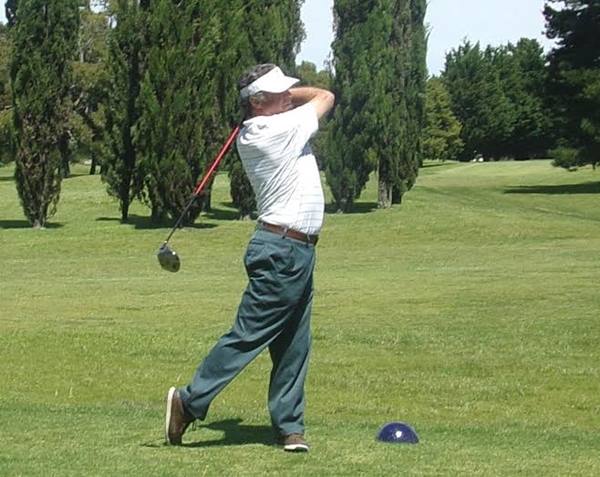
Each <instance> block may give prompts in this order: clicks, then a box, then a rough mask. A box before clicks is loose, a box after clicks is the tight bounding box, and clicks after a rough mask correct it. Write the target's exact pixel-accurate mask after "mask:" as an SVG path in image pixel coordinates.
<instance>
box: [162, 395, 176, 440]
mask: <svg viewBox="0 0 600 477" xmlns="http://www.w3.org/2000/svg"><path fill="white" fill-rule="evenodd" d="M176 392H177V389H176V388H175V387H174V386H172V387H171V388H169V393H168V394H167V412H166V413H165V442H166V443H167V444H168V445H173V443H172V442H171V440H170V439H169V425H170V424H171V408H172V407H173V397H174V396H175V393H176Z"/></svg>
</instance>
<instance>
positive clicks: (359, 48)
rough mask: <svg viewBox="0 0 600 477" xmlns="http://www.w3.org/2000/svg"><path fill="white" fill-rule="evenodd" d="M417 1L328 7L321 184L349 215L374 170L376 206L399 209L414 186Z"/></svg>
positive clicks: (418, 107) (419, 51)
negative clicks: (327, 119)
mask: <svg viewBox="0 0 600 477" xmlns="http://www.w3.org/2000/svg"><path fill="white" fill-rule="evenodd" d="M425 9H426V3H425V2H424V1H422V0H412V1H409V0H386V1H358V0H337V1H336V2H335V3H334V25H335V40H334V43H333V69H334V70H335V78H334V81H333V89H334V92H335V93H336V97H337V98H338V103H339V104H338V106H337V108H336V111H335V114H334V117H333V119H332V123H331V126H330V128H329V130H328V138H327V148H326V149H327V151H326V152H327V170H326V173H327V182H328V184H329V186H330V188H331V190H332V193H333V196H334V201H335V203H336V206H337V208H338V209H339V210H341V211H348V210H350V209H351V207H352V204H353V202H354V200H355V199H356V198H358V197H359V195H360V193H361V192H362V190H363V188H364V186H365V184H366V182H367V180H368V178H369V175H370V173H371V172H372V171H373V170H374V169H375V168H377V170H378V173H379V174H378V176H379V205H380V206H381V207H389V206H391V204H392V202H399V201H400V199H401V197H402V195H403V194H404V192H406V191H407V190H409V189H410V188H411V187H412V185H413V184H414V181H415V179H416V174H417V171H418V163H419V161H420V157H419V148H420V129H421V127H422V124H423V123H422V120H423V111H424V96H425V90H424V88H425V79H426V70H425V53H426V36H425V28H424V25H423V21H424V15H425Z"/></svg>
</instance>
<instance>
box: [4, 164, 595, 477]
mask: <svg viewBox="0 0 600 477" xmlns="http://www.w3.org/2000/svg"><path fill="white" fill-rule="evenodd" d="M76 172H80V173H81V175H79V176H75V177H72V178H70V179H67V180H66V181H65V182H64V183H63V191H62V196H61V201H60V204H59V210H58V213H57V215H56V216H55V217H54V218H52V220H51V224H50V227H48V228H47V229H46V230H38V231H35V230H31V229H30V228H29V227H28V224H27V223H26V222H25V221H24V220H23V218H22V213H21V210H20V206H19V204H18V199H17V195H16V192H15V187H14V183H13V182H12V179H11V176H12V168H11V167H10V166H6V167H3V168H0V228H1V229H2V230H0V241H1V243H0V245H1V246H0V263H1V269H0V277H1V282H0V290H1V294H0V296H1V297H2V304H1V308H0V316H1V318H0V359H1V363H2V366H0V423H1V425H0V442H1V447H0V475H27V476H30V475H44V476H47V475H60V476H70V475H73V476H75V475H283V474H286V475H287V474H289V475H315V476H324V475H335V476H339V475H348V476H355V475H387V474H394V475H397V474H399V475H485V476H493V475H503V476H505V475H527V476H530V475H548V474H552V475H561V476H562V475H590V476H592V475H600V459H599V458H598V449H599V448H600V433H599V432H598V429H600V346H599V345H598V343H600V322H599V316H600V313H599V311H600V294H599V289H598V283H599V282H600V280H599V279H600V207H598V201H599V197H600V196H599V195H598V193H599V192H600V183H599V181H600V176H599V175H598V174H599V173H597V172H593V171H592V170H591V169H584V170H580V171H578V172H575V173H567V172H564V171H562V170H558V169H554V168H552V167H551V166H550V163H549V162H546V161H529V162H509V163H484V164H479V163H478V164H455V163H447V164H428V165H427V167H425V168H424V169H422V171H421V177H420V178H419V182H418V185H417V186H416V187H415V188H414V189H413V191H411V192H410V193H409V194H408V195H407V196H406V198H405V202H404V204H403V205H402V206H400V207H395V208H393V209H391V210H376V207H375V184H370V185H369V187H368V189H367V191H366V192H365V194H364V195H363V199H362V200H361V201H360V202H359V203H358V204H357V207H356V211H355V213H352V214H347V215H337V214H330V215H328V216H327V219H326V224H325V228H324V231H323V234H322V239H321V242H320V243H319V247H318V253H319V259H318V270H317V275H316V279H317V284H316V287H317V290H316V302H315V307H314V314H313V336H314V347H313V354H312V361H311V369H310V372H309V379H308V384H307V392H308V408H307V425H308V435H307V437H308V438H309V440H310V442H311V444H312V446H313V449H312V452H311V453H309V454H308V455H289V454H285V453H283V452H281V451H280V450H279V449H277V448H275V447H273V446H272V445H271V437H272V436H271V431H270V428H269V425H268V423H269V419H268V413H267V411H266V391H267V377H268V370H269V359H268V356H266V355H263V356H261V357H259V358H258V359H257V360H256V361H255V362H254V363H253V364H252V365H251V366H249V367H248V369H247V370H246V371H245V372H244V373H243V374H242V375H241V376H240V377H238V379H237V380H235V381H234V382H233V383H232V385H231V386H230V387H228V388H227V389H226V390H225V391H224V392H223V393H222V394H221V395H220V396H219V397H218V398H217V400H216V401H215V402H214V403H213V406H212V409H211V412H210V414H209V418H208V420H207V421H205V422H204V423H201V424H200V425H199V427H198V428H197V429H196V430H195V431H192V432H189V433H188V434H186V436H185V442H186V446H184V447H181V448H169V447H165V446H163V444H162V427H163V421H162V420H163V398H164V394H165V392H166V390H167V388H168V387H169V386H170V385H173V384H175V385H181V384H183V383H185V382H187V381H188V379H189V378H190V377H191V375H192V373H193V371H194V369H195V367H196V364H197V362H198V361H199V360H200V359H201V358H202V357H203V355H204V354H205V353H206V352H207V351H208V349H209V348H210V347H211V346H212V344H213V343H214V341H215V339H216V338H218V336H220V335H221V334H222V333H224V332H225V331H226V330H227V328H228V327H229V325H230V323H231V321H232V318H233V315H234V313H235V310H236V307H237V303H238V300H239V297H240V294H241V292H242V290H243V287H244V285H245V275H244V272H243V266H242V262H241V258H242V254H243V252H244V248H245V244H246V242H247V240H248V237H249V236H250V234H251V233H252V229H253V224H252V223H251V222H240V221H236V220H232V218H233V216H234V214H233V211H232V209H231V208H230V207H228V204H227V203H228V199H227V184H226V180H225V176H219V177H218V180H217V184H216V191H215V199H214V203H215V211H214V213H213V214H211V215H209V216H207V217H203V218H202V220H201V223H200V225H198V226H196V227H194V228H189V229H185V230H183V231H180V232H177V234H176V235H175V236H174V239H173V242H172V243H173V246H174V248H175V249H176V250H177V251H178V252H179V254H180V256H181V257H182V261H183V265H182V270H181V271H180V272H179V273H177V274H169V273H167V272H163V271H162V270H161V269H160V268H159V266H158V264H157V262H156V259H155V257H154V252H155V250H156V249H157V247H158V246H159V245H160V243H161V241H162V240H163V239H164V237H165V236H166V234H167V233H168V230H169V227H168V226H166V225H165V226H162V227H155V226H153V225H152V224H150V223H149V222H148V220H147V219H146V218H145V217H146V216H147V215H148V213H147V211H146V210H145V209H144V208H143V207H142V206H141V205H138V206H136V207H135V208H134V209H133V211H132V223H131V224H129V225H123V224H120V223H119V220H118V217H119V213H118V210H117V205H116V203H115V202H113V201H112V200H111V199H110V198H109V197H108V196H107V195H106V193H105V190H104V187H103V185H102V184H101V183H100V181H99V178H98V177H90V176H87V175H84V172H85V171H84V169H80V170H79V169H77V170H76ZM391 420H403V421H407V422H409V423H411V424H412V425H413V426H414V427H415V428H416V430H417V432H418V433H419V435H420V438H421V443H420V444H418V445H416V446H394V445H384V444H380V443H377V442H376V441H375V439H374V436H375V434H376V432H377V429H378V428H379V427H380V426H381V425H382V424H383V423H385V422H387V421H391Z"/></svg>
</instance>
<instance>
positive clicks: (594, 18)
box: [544, 0, 600, 169]
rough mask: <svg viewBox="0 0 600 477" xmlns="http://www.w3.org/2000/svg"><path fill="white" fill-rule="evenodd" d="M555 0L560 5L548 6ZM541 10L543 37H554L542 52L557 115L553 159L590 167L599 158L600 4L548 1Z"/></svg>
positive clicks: (569, 165) (594, 0) (560, 163)
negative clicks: (551, 45) (557, 142)
mask: <svg viewBox="0 0 600 477" xmlns="http://www.w3.org/2000/svg"><path fill="white" fill-rule="evenodd" d="M557 3H560V4H561V6H562V7H563V8H560V9H556V8H553V5H554V4H557ZM562 4H564V5H562ZM544 15H545V17H546V36H548V38H550V39H556V40H558V46H557V47H556V48H554V49H553V50H552V51H551V53H550V55H549V57H548V59H549V62H550V66H549V75H550V81H549V85H550V94H551V95H552V98H553V103H554V105H555V110H556V111H557V114H558V115H559V117H561V118H562V121H561V123H560V124H559V125H560V129H561V136H562V138H561V141H560V144H561V146H562V147H560V148H559V149H558V150H557V151H555V154H554V155H555V157H556V159H557V160H556V162H555V164H556V165H558V166H561V167H565V168H567V169H573V168H576V167H578V166H582V165H585V164H592V165H594V166H595V165H596V164H598V163H599V162H600V36H599V35H598V31H599V30H600V3H599V2H598V1H597V0H568V1H565V2H562V1H561V2H558V1H556V0H550V1H548V2H546V4H545V9H544Z"/></svg>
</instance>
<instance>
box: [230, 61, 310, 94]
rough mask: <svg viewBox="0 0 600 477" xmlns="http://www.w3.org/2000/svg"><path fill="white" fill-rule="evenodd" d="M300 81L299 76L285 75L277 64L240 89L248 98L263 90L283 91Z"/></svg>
mask: <svg viewBox="0 0 600 477" xmlns="http://www.w3.org/2000/svg"><path fill="white" fill-rule="evenodd" d="M299 82H300V80H299V79H298V78H292V77H291V76H286V75H284V74H283V71H281V69H280V68H279V67H277V66H276V67H275V68H273V69H272V70H271V71H269V72H268V73H266V74H264V75H262V76H261V77H260V78H258V79H257V80H256V81H253V82H252V83H250V84H249V85H248V86H246V87H245V88H243V89H242V90H241V91H240V96H241V97H242V98H248V97H250V96H252V95H253V94H256V93H259V92H261V91H264V92H265V93H283V92H284V91H287V90H288V89H290V88H291V87H292V86H294V85H295V84H297V83H299Z"/></svg>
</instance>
